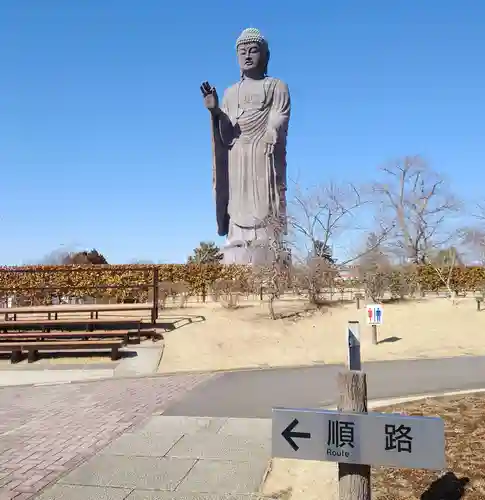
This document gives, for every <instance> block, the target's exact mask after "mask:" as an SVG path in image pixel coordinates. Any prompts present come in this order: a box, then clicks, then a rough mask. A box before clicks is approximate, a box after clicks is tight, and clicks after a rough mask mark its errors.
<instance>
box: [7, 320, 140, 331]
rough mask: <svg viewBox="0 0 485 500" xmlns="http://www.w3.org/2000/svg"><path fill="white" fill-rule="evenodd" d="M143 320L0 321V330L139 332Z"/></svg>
mask: <svg viewBox="0 0 485 500" xmlns="http://www.w3.org/2000/svg"><path fill="white" fill-rule="evenodd" d="M141 323H142V320H141V319H139V320H126V319H64V320H57V319H45V320H32V319H31V320H18V321H11V320H9V321H0V329H1V330H3V332H4V333H7V331H8V330H32V329H33V330H39V329H40V330H44V331H50V330H85V331H94V330H95V329H98V330H120V329H125V328H126V329H127V330H137V331H140V329H141Z"/></svg>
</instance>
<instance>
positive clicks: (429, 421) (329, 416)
mask: <svg viewBox="0 0 485 500" xmlns="http://www.w3.org/2000/svg"><path fill="white" fill-rule="evenodd" d="M272 432H273V435H272V440H273V441H272V447H273V456H274V457H281V458H294V459H299V460H320V461H330V462H339V463H349V464H366V465H386V466H391V467H403V468H413V469H431V470H442V469H444V468H445V433H444V432H445V431H444V422H443V420H442V419H441V418H437V417H409V416H404V415H398V414H386V413H367V414H364V413H347V412H338V411H330V410H318V409H302V408H300V409H294V408H274V409H273V431H272Z"/></svg>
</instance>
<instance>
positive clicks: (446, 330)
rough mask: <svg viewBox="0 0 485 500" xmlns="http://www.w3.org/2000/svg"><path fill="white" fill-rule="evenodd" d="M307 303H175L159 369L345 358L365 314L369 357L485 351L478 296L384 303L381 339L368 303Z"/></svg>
mask: <svg viewBox="0 0 485 500" xmlns="http://www.w3.org/2000/svg"><path fill="white" fill-rule="evenodd" d="M307 307H308V306H307V304H306V303H305V301H304V300H303V299H297V298H287V299H284V300H279V301H277V302H276V306H275V309H276V312H277V314H279V315H280V316H281V318H280V319H277V320H271V319H269V317H268V310H267V304H266V303H264V302H263V303H261V302H260V301H258V300H252V301H241V303H240V306H239V308H237V309H233V310H232V309H227V308H224V307H223V306H222V305H221V304H219V303H215V302H210V303H208V304H189V305H188V306H187V307H186V308H184V309H176V308H172V307H168V308H167V309H165V310H162V311H161V312H160V321H167V322H173V321H176V323H174V326H175V328H174V329H173V330H172V331H168V332H166V333H165V334H164V336H165V351H164V356H163V359H162V363H161V365H160V371H161V372H164V373H169V372H177V371H191V370H229V369H237V368H254V367H268V366H297V365H311V364H315V363H336V362H342V361H344V360H345V358H346V342H345V332H346V328H347V322H348V321H349V320H357V321H360V324H361V342H362V347H361V353H362V359H363V360H364V361H371V360H390V359H410V358H439V357H447V356H458V355H474V354H485V338H484V337H483V331H484V327H485V311H483V312H477V311H476V302H475V300H474V299H473V298H472V297H470V298H465V299H461V300H460V301H459V302H458V303H457V304H456V305H453V304H452V303H451V302H450V301H449V300H448V299H446V298H427V299H420V300H406V301H403V302H397V303H389V304H384V306H383V309H384V313H383V321H384V324H383V326H382V327H379V332H378V334H379V343H378V345H372V341H371V327H370V326H367V324H366V321H367V318H366V309H365V304H364V307H362V308H361V309H359V310H357V308H356V305H355V303H351V304H343V305H342V304H341V303H339V302H337V301H335V302H333V303H330V304H329V305H328V306H326V307H323V308H322V309H320V310H318V311H313V312H308V311H307V312H305V308H307Z"/></svg>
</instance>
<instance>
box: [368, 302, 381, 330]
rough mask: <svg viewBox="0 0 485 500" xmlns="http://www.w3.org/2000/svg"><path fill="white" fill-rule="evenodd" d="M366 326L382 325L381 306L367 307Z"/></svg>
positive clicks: (372, 305)
mask: <svg viewBox="0 0 485 500" xmlns="http://www.w3.org/2000/svg"><path fill="white" fill-rule="evenodd" d="M367 324H368V325H382V305H381V304H370V305H368V306H367Z"/></svg>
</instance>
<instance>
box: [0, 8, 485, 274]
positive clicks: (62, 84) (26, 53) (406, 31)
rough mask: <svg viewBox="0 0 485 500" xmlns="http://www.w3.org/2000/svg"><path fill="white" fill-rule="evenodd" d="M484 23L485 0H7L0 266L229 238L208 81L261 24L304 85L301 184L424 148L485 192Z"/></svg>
mask: <svg viewBox="0 0 485 500" xmlns="http://www.w3.org/2000/svg"><path fill="white" fill-rule="evenodd" d="M484 23H485V2H484V1H483V0H475V1H472V0H461V1H458V0H456V1H450V0H444V1H441V2H438V1H437V0H434V1H433V0H430V1H426V2H424V1H423V0H407V1H404V0H403V1H399V2H389V1H388V0H387V1H384V0H369V1H366V2H364V1H362V0H353V1H345V0H342V1H339V2H336V1H335V2H323V1H316V0H315V1H303V2H302V1H300V2H295V1H289V0H288V1H278V2H276V1H265V2H254V1H253V2H242V1H228V0H213V1H210V2H200V1H192V0H190V1H185V2H183V1H180V2H169V1H163V0H136V1H135V0H130V1H128V0H1V1H0V168H1V177H0V234H1V242H2V244H1V245H0V264H3V265H6V264H21V263H25V262H27V261H33V260H35V259H41V258H42V257H43V256H44V255H45V254H48V253H49V252H51V251H52V250H55V249H57V248H59V247H60V246H61V245H64V246H66V247H67V248H74V247H75V248H76V249H78V248H91V247H96V248H97V249H99V250H100V251H101V252H102V253H104V254H105V255H106V257H107V258H108V260H109V261H110V262H114V263H120V262H128V261H132V260H134V259H150V260H153V261H160V262H182V261H184V260H185V259H186V257H187V255H188V254H189V253H190V252H191V250H192V248H193V247H195V246H197V244H198V242H199V241H200V240H208V239H214V240H215V241H217V242H220V241H221V240H220V239H217V237H216V225H215V216H214V207H213V201H212V191H211V157H210V154H211V149H210V137H209V118H208V113H207V111H206V110H205V109H204V108H203V105H202V102H201V97H200V93H199V88H198V87H199V84H200V82H201V81H202V80H205V79H208V80H209V81H210V82H211V83H213V84H214V85H215V86H216V87H217V88H218V89H219V90H220V92H221V93H222V90H223V89H224V88H225V87H226V86H228V85H229V84H231V83H233V82H234V81H236V80H237V78H238V68H237V64H236V58H235V51H234V43H235V39H236V38H237V36H238V35H239V33H240V31H241V30H242V29H243V28H245V27H249V26H253V27H258V28H260V29H261V30H262V31H263V33H264V34H265V35H266V36H267V38H268V39H269V42H270V48H271V50H272V59H271V63H270V74H271V75H273V76H277V77H279V78H281V79H283V80H285V81H286V82H287V83H288V85H289V87H290V91H291V94H292V104H293V111H292V113H293V114H292V118H291V124H290V136H289V144H288V168H289V175H290V177H292V178H296V177H298V178H299V179H300V181H301V182H303V183H304V184H315V183H319V182H325V181H328V180H337V181H339V180H342V181H343V180H352V181H355V182H359V181H370V180H372V179H373V177H374V176H375V175H376V171H377V167H378V166H380V165H381V164H382V163H384V162H386V161H387V160H390V159H392V158H394V157H397V156H400V155H404V154H422V155H424V156H425V157H426V158H427V159H428V160H429V161H430V163H431V164H432V166H433V167H434V168H435V169H437V170H440V171H442V172H444V173H446V174H447V175H448V177H449V179H450V180H451V181H452V183H453V187H454V188H455V190H456V191H457V192H458V194H459V195H461V196H463V197H466V198H468V199H474V198H477V197H480V195H481V194H484V195H485V193H484V192H483V190H484V188H483V182H482V180H483V161H484V158H485V140H484V135H485V130H484V116H485V98H484V93H485V70H484V65H483V57H484V53H485V29H484Z"/></svg>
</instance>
